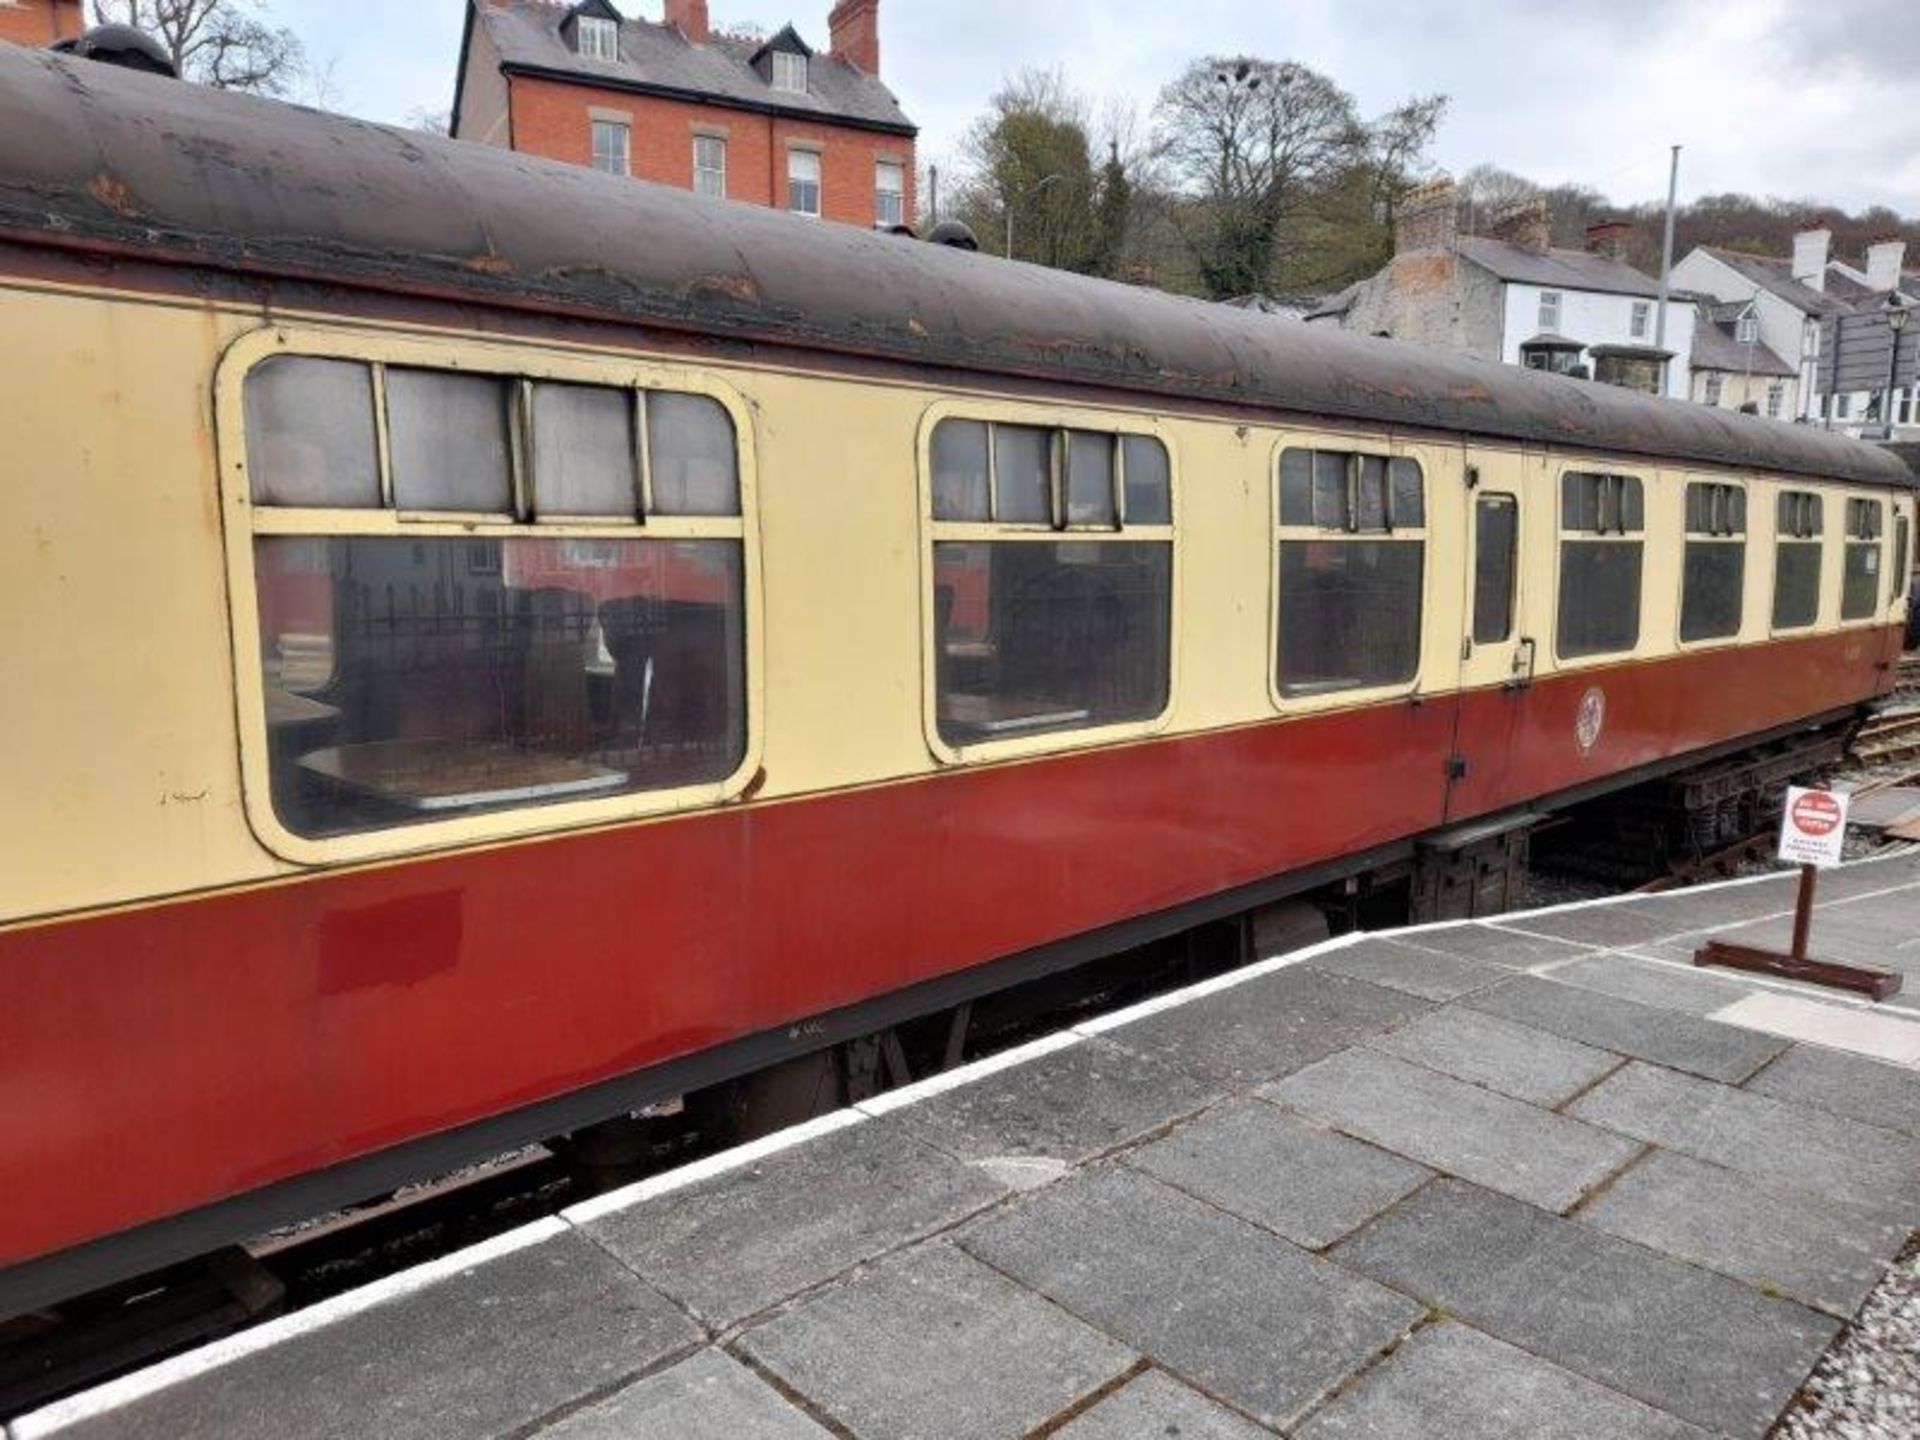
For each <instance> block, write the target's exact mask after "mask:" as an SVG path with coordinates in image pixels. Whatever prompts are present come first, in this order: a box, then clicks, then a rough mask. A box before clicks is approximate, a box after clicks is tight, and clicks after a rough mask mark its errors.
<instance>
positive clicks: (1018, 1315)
mask: <svg viewBox="0 0 1920 1440" xmlns="http://www.w3.org/2000/svg"><path fill="white" fill-rule="evenodd" d="M739 1346H740V1349H741V1350H742V1351H743V1352H744V1353H746V1354H748V1355H750V1356H752V1358H753V1359H754V1360H755V1361H756V1362H757V1363H759V1364H761V1365H764V1366H766V1367H767V1369H769V1370H771V1371H772V1372H774V1373H775V1374H777V1375H778V1376H779V1377H780V1378H781V1379H782V1380H783V1381H784V1382H786V1383H787V1384H788V1385H790V1386H792V1387H793V1388H794V1390H795V1391H797V1392H798V1393H800V1394H801V1395H804V1396H805V1397H806V1398H807V1400H808V1401H809V1402H810V1403H812V1404H813V1405H815V1406H817V1407H819V1409H820V1410H821V1411H822V1412H823V1413H825V1414H827V1415H830V1416H832V1417H833V1418H834V1419H835V1420H836V1421H838V1422H839V1423H840V1424H842V1425H844V1426H846V1427H847V1429H849V1430H850V1431H852V1432H853V1434H854V1435H856V1436H859V1437H862V1440H1005V1437H1008V1436H1018V1435H1024V1434H1026V1433H1027V1432H1028V1431H1029V1430H1031V1429H1033V1428H1034V1427H1035V1426H1037V1425H1041V1424H1044V1423H1045V1422H1046V1421H1048V1420H1050V1419H1052V1418H1053V1417H1055V1416H1057V1415H1059V1414H1060V1413H1061V1412H1063V1411H1065V1410H1068V1409H1070V1408H1072V1407H1073V1406H1074V1405H1075V1404H1077V1403H1079V1402H1080V1401H1081V1400H1083V1399H1084V1398H1086V1397H1087V1396H1089V1395H1091V1394H1093V1393H1094V1392H1095V1391H1097V1390H1099V1389H1100V1388H1101V1387H1103V1386H1105V1385H1108V1384H1110V1383H1111V1382H1113V1381H1114V1380H1116V1379H1118V1378H1119V1377H1120V1376H1121V1375H1124V1374H1125V1373H1126V1372H1127V1371H1128V1370H1129V1369H1130V1368H1132V1366H1133V1365H1134V1364H1135V1363H1136V1357H1135V1355H1134V1354H1133V1352H1132V1351H1131V1350H1129V1349H1127V1347H1126V1346H1124V1345H1121V1344H1119V1343H1117V1342H1116V1341H1114V1340H1112V1339H1110V1338H1109V1337H1108V1336H1106V1335H1102V1334H1101V1333H1100V1332H1099V1331H1097V1330H1095V1329H1093V1328H1092V1327H1091V1326H1088V1325H1086V1324H1083V1323H1082V1322H1081V1321H1079V1320H1076V1319H1075V1318H1074V1317H1073V1316H1071V1315H1069V1314H1067V1313H1066V1312H1065V1311H1063V1310H1061V1309H1060V1308H1059V1307H1058V1306H1056V1305H1051V1304H1049V1303H1048V1302H1047V1301H1045V1300H1043V1299H1041V1298H1040V1297H1039V1296H1038V1295H1035V1294H1034V1293H1032V1292H1031V1291H1029V1290H1026V1289H1023V1288H1022V1287H1020V1286H1019V1285H1016V1284H1014V1283H1013V1282H1012V1281H1011V1280H1008V1279H1007V1278H1006V1277H1004V1276H1002V1275H998V1274H995V1273H994V1272H993V1271H992V1270H991V1269H989V1268H988V1267H987V1266H985V1265H982V1264H981V1263H980V1262H979V1261H978V1260H975V1259H973V1258H972V1257H971V1256H969V1255H966V1254H963V1253H961V1252H960V1251H958V1250H956V1249H955V1248H954V1247H953V1246H951V1245H948V1244H934V1245H926V1246H922V1247H920V1248H918V1249H916V1250H915V1251H913V1252H912V1253H911V1254H907V1255H900V1256H894V1257H892V1258H890V1259H888V1260H884V1261H881V1262H880V1263H878V1264H876V1265H874V1266H873V1267H872V1268H871V1269H868V1270H866V1271H864V1272H862V1273H861V1274H859V1275H858V1276H857V1277H855V1278H854V1279H853V1280H852V1281H850V1282H849V1283H848V1284H846V1285H843V1286H838V1287H835V1288H833V1289H830V1290H826V1291H823V1292H821V1293H820V1294H819V1295H816V1296H812V1297H810V1298H809V1299H808V1300H806V1301H805V1302H804V1303H802V1304H800V1305H798V1306H796V1307H795V1308H794V1309H792V1310H790V1311H788V1312H786V1313H785V1314H783V1315H780V1316H779V1317H777V1318H776V1319H773V1320H771V1321H768V1322H767V1323H765V1324H763V1325H760V1326H757V1327H755V1328H754V1329H751V1330H748V1331H747V1332H746V1333H745V1334H744V1335H743V1336H742V1337H741V1339H740V1341H739Z"/></svg>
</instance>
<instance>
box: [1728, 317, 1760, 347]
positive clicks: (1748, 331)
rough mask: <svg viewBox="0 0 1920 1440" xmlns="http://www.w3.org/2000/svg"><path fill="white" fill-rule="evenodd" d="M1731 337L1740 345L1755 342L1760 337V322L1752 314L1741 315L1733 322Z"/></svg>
mask: <svg viewBox="0 0 1920 1440" xmlns="http://www.w3.org/2000/svg"><path fill="white" fill-rule="evenodd" d="M1733 338H1734V339H1735V340H1737V341H1738V342H1739V343H1740V344H1742V345H1752V344H1756V343H1757V342H1758V341H1759V339H1760V322H1759V320H1758V319H1756V318H1755V317H1754V316H1752V315H1750V314H1748V315H1742V316H1741V317H1740V318H1739V320H1737V321H1736V322H1735V323H1734V327H1733Z"/></svg>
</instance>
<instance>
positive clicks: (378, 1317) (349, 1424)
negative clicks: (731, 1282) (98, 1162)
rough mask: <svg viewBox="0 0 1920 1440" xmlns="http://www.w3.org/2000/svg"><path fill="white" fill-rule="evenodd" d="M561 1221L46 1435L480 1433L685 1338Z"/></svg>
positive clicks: (515, 1424)
mask: <svg viewBox="0 0 1920 1440" xmlns="http://www.w3.org/2000/svg"><path fill="white" fill-rule="evenodd" d="M701 1339H702V1336H701V1334H700V1331H699V1328H698V1327H697V1326H695V1325H694V1323H693V1322H692V1321H691V1320H689V1319H688V1318H687V1317H686V1315H684V1314H683V1313H682V1312H681V1311H680V1310H679V1309H678V1308H677V1307H676V1306H674V1305H673V1304H671V1303H670V1302H669V1301H667V1300H665V1299H663V1298H662V1297H661V1296H660V1295H658V1294H657V1293H655V1292H654V1291H653V1290H652V1289H650V1288H648V1287H647V1286H646V1285H645V1284H643V1283H641V1281H640V1280H638V1279H637V1278H636V1277H635V1276H634V1275H633V1273H632V1272H631V1271H629V1270H627V1269H625V1268H624V1267H622V1266H621V1265H620V1264H619V1262H618V1261H616V1260H615V1259H614V1258H613V1257H612V1256H610V1255H608V1254H607V1253H606V1252H605V1251H604V1250H601V1249H600V1248H599V1247H598V1246H596V1245H593V1244H591V1243H589V1242H588V1241H586V1240H585V1239H583V1238H581V1237H580V1236H579V1235H577V1234H571V1233H569V1234H564V1235H560V1236H558V1237H556V1238H554V1239H551V1240H546V1241H543V1242H541V1243H539V1244H537V1245H533V1246H529V1247H527V1248H525V1249H521V1250H516V1251H514V1252H512V1253H511V1254H508V1255H505V1256H501V1257H498V1258H495V1259H492V1260H489V1261H488V1262H486V1263H485V1264H482V1265H479V1266H477V1267H476V1268H474V1269H472V1270H467V1271H463V1272H461V1273H459V1274H456V1275H454V1276H451V1277H450V1278H448V1279H446V1280H442V1281H440V1282H438V1283H437V1284H433V1285H430V1286H427V1287H426V1288H424V1289H421V1290H418V1291H415V1292H413V1293H412V1294H409V1295H405V1296H401V1297H399V1298H397V1299H395V1300H392V1301H389V1302H387V1303H385V1304H381V1305H376V1306H374V1307H372V1308H371V1309H367V1310H363V1311H360V1312H358V1313H355V1314H353V1315H351V1316H348V1317H346V1318H345V1319H342V1320H340V1321H338V1322H336V1323H334V1324H331V1325H327V1326H324V1327H323V1328H321V1329H318V1330H312V1331H308V1332H307V1333H305V1334H302V1335H299V1336H297V1337H295V1338H293V1339H290V1340H287V1341H284V1342H282V1343H280V1344H277V1345H275V1346H273V1347H272V1348H270V1349H267V1350H262V1351H258V1352H255V1353H254V1354H251V1355H249V1356H247V1357H245V1358H244V1359H243V1360H239V1361H236V1362H234V1363H231V1364H227V1365H222V1366H220V1367H218V1368H217V1369H213V1370H209V1371H206V1372H204V1373H202V1374H200V1375H196V1376H194V1377H193V1378H191V1379H188V1380H185V1381H182V1382H181V1383H179V1384H175V1385H171V1386H169V1387H167V1388H166V1389H164V1390H159V1391H155V1392H153V1393H152V1394H149V1395H146V1396H144V1397H142V1398H140V1399H138V1400H135V1401H134V1402H132V1403H131V1404H129V1405H127V1406H124V1407H122V1408H120V1409H117V1410H112V1411H109V1412H107V1413H106V1414H103V1415H100V1416H98V1417H97V1418H95V1419H92V1420H88V1421H83V1422H81V1423H79V1424H77V1425H74V1426H72V1427H70V1428H68V1429H64V1430H62V1431H60V1432H59V1434H60V1436H61V1437H62V1440H110V1437H111V1440H180V1437H182V1436H204V1435H208V1434H214V1433H217V1434H218V1435H219V1436H220V1437H221V1440H292V1437H298V1440H366V1437H367V1436H371V1435H377V1436H380V1437H381V1440H483V1437H492V1436H506V1435H511V1434H515V1433H517V1432H519V1431H521V1430H522V1429H523V1428H524V1427H526V1426H529V1425H531V1424H533V1423H534V1422H535V1421H537V1420H539V1419H540V1418H541V1417H543V1416H546V1415H550V1414H552V1413H553V1412H554V1411H556V1410H558V1409H560V1408H561V1407H563V1406H565V1405H569V1404H571V1403H573V1402H575V1401H578V1400H582V1399H585V1398H587V1397H589V1396H591V1395H594V1394H595V1393H597V1392H599V1391H601V1390H603V1389H605V1388H607V1387H609V1386H612V1385H616V1384H618V1383H620V1382H621V1381H623V1380H625V1379H627V1378H629V1377H631V1376H635V1375H638V1374H640V1373H641V1372H642V1371H644V1370H646V1369H647V1368H649V1367H650V1366H652V1365H655V1364H657V1363H659V1362H660V1361H662V1360H664V1359H666V1358H668V1357H669V1356H671V1355H673V1354H674V1353H676V1352H678V1351H681V1350H689V1349H691V1348H692V1347H693V1346H695V1345H697V1344H699V1343H700V1341H701Z"/></svg>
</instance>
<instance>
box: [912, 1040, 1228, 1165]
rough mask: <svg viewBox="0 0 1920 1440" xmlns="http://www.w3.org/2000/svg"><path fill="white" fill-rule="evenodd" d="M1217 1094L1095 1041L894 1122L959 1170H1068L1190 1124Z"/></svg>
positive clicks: (931, 1102) (921, 1106)
mask: <svg viewBox="0 0 1920 1440" xmlns="http://www.w3.org/2000/svg"><path fill="white" fill-rule="evenodd" d="M1220 1093H1221V1091H1220V1087H1219V1086H1217V1085H1209V1084H1207V1083H1206V1082H1205V1081H1202V1080H1199V1079H1196V1078H1195V1077H1194V1076H1192V1075H1189V1074H1188V1073H1187V1072H1186V1071H1184V1070H1176V1069H1174V1068H1173V1067H1172V1066H1170V1065H1165V1064H1162V1063H1161V1062H1160V1061H1158V1060H1156V1059H1154V1058H1153V1057H1152V1056H1151V1055H1144V1054H1139V1053H1136V1052H1134V1051H1132V1050H1128V1049H1126V1048H1125V1047H1123V1046H1120V1045H1115V1044H1111V1043H1109V1042H1108V1041H1105V1040H1102V1039H1098V1038H1095V1039H1090V1040H1085V1041H1082V1042H1081V1043H1079V1044H1077V1045H1073V1046H1070V1047H1068V1048H1067V1049H1065V1050H1057V1051H1055V1052H1054V1053H1053V1054H1051V1055H1044V1056H1042V1057H1040V1058H1039V1059H1037V1060H1032V1061H1029V1062H1027V1063H1026V1064H1024V1065H1016V1066H1013V1067H1012V1068H1010V1069H1007V1070H1002V1071H999V1072H998V1073H996V1074H993V1075H989V1076H987V1077H986V1078H984V1079H981V1080H978V1081H975V1082H974V1083H972V1084H970V1085H962V1086H960V1087H958V1088H957V1089H953V1090H948V1091H946V1092H944V1093H943V1094H940V1095H936V1096H933V1097H932V1098H930V1099H927V1100H923V1101H921V1102H920V1103H918V1104H916V1105H909V1106H907V1107H905V1108H904V1109H902V1110H899V1111H897V1112H896V1113H895V1116H894V1118H895V1120H896V1121H897V1123H899V1124H901V1125H903V1126H905V1127H906V1128H907V1129H908V1130H911V1131H912V1132H913V1133H914V1134H915V1135H917V1136H919V1137H920V1138H921V1139H922V1140H925V1141H926V1142H927V1143H928V1144H930V1145H934V1146H937V1147H938V1148H939V1149H941V1150H944V1151H946V1152H947V1153H948V1154H949V1155H953V1156H955V1157H956V1158H958V1159H961V1160H967V1161H973V1162H981V1161H989V1160H996V1159H1001V1158H1004V1157H1009V1156H1019V1157H1046V1158H1051V1159H1057V1160H1061V1161H1065V1162H1067V1163H1069V1164H1078V1163H1080V1162H1082V1161H1085V1160H1089V1159H1092V1158H1093V1157H1094V1156H1096V1155H1100V1154H1104V1153H1105V1152H1107V1151H1109V1150H1111V1149H1113V1148H1114V1147H1115V1146H1117V1145H1122V1144H1125V1143H1126V1142H1127V1141H1129V1140H1133V1139H1135V1138H1137V1137H1138V1136H1141V1135H1144V1134H1146V1133H1147V1132H1149V1131H1151V1130H1155V1129H1158V1128H1160V1127H1161V1126H1164V1125H1166V1124H1168V1123H1169V1122H1171V1121H1173V1120H1175V1119H1178V1118H1179V1117H1181V1116H1184V1115H1190V1114H1192V1113H1193V1112H1194V1111H1196V1110H1198V1109H1200V1108H1201V1107H1203V1106H1205V1105H1206V1104H1207V1103H1208V1102H1209V1101H1212V1100H1215V1099H1217V1098H1218V1097H1219V1095H1220Z"/></svg>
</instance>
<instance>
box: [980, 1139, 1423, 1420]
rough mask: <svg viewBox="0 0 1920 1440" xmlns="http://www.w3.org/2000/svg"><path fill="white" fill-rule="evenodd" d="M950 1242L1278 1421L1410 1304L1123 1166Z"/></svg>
mask: <svg viewBox="0 0 1920 1440" xmlns="http://www.w3.org/2000/svg"><path fill="white" fill-rule="evenodd" d="M960 1243H961V1244H962V1246H964V1247H965V1248H966V1249H967V1250H968V1251H970V1252H972V1253H973V1254H975V1255H978V1256H979V1257H980V1258H981V1259H983V1260H985V1261H986V1262H987V1263H988V1264H990V1265H992V1266H993V1267H994V1268H995V1269H998V1270H1000V1271H1002V1272H1004V1273H1006V1274H1008V1275H1012V1276H1014V1277H1016V1278H1018V1279H1019V1280H1020V1281H1021V1282H1022V1283H1024V1284H1027V1285H1030V1286H1032V1287H1033V1288H1034V1289H1036V1290H1039V1291H1040V1292H1041V1293H1043V1294H1045V1295H1048V1296H1050V1297H1051V1298H1052V1299H1054V1300H1056V1301H1058V1302H1059V1303H1060V1304H1061V1305H1063V1306H1065V1307H1066V1308H1067V1309H1069V1310H1071V1311H1073V1312H1074V1313H1075V1314H1076V1315H1079V1316H1081V1317H1083V1318H1084V1319H1086V1320H1088V1321H1090V1322H1091V1323H1093V1324H1095V1325H1097V1326H1099V1327H1100V1328H1101V1329H1102V1330H1105V1331H1106V1332H1107V1333H1108V1334H1110V1335H1113V1336H1115V1337H1116V1338H1118V1339H1120V1340H1122V1341H1124V1342H1126V1343H1127V1344H1128V1345H1131V1346H1132V1347H1133V1348H1134V1349H1136V1350H1138V1351H1140V1352H1141V1353H1142V1354H1144V1355H1147V1356H1149V1357H1150V1358H1152V1359H1154V1360H1155V1361H1157V1362H1159V1363H1160V1364H1161V1365H1163V1366H1165V1367H1166V1368H1167V1369H1169V1370H1171V1371H1173V1372H1174V1373H1175V1374H1176V1375H1178V1376H1180V1377H1181V1378H1182V1379H1183V1380H1186V1381H1188V1382H1189V1383H1191V1384H1193V1385H1194V1386H1195V1387H1196V1388H1198V1389H1200V1390H1203V1391H1205V1392H1206V1393H1207V1394H1210V1395H1215V1396H1218V1397H1220V1398H1221V1399H1222V1400H1225V1401H1227V1402H1229V1403H1230V1404H1232V1405H1234V1406H1235V1407H1236V1408H1237V1409H1239V1410H1241V1411H1243V1412H1244V1413H1246V1414H1248V1415H1251V1416H1253V1417H1254V1418H1256V1419H1258V1420H1260V1421H1261V1422H1262V1423H1263V1424H1267V1425H1276V1426H1285V1425H1288V1424H1291V1423H1292V1422H1293V1420H1294V1419H1296V1418H1297V1417H1298V1416H1299V1415H1300V1414H1301V1413H1302V1412H1304V1411H1305V1410H1306V1409H1308V1408H1309V1407H1310V1406H1312V1405H1313V1404H1314V1403H1316V1402H1317V1401H1318V1400H1319V1399H1320V1398H1321V1397H1322V1396H1324V1395H1325V1394H1327V1393H1328V1392H1329V1391H1331V1390H1332V1389H1333V1388H1334V1387H1335V1386H1336V1385H1338V1384H1340V1382H1341V1381H1343V1380H1345V1379H1346V1378H1347V1377H1348V1376H1350V1375H1352V1374H1354V1373H1355V1372H1356V1371H1358V1370H1359V1369H1360V1368H1361V1367H1362V1366H1364V1365H1366V1364H1367V1363H1368V1362H1369V1361H1370V1360H1371V1359H1372V1357H1373V1356H1375V1355H1377V1354H1378V1353H1379V1352H1380V1351H1381V1350H1382V1349H1384V1348H1385V1347H1386V1346H1387V1345H1390V1344H1391V1343H1393V1341H1394V1340H1395V1339H1397V1338H1398V1337H1399V1336H1400V1335H1401V1334H1402V1333H1404V1332H1405V1331H1406V1330H1407V1328H1408V1327H1409V1326H1411V1325H1412V1324H1413V1322H1414V1321H1415V1320H1416V1319H1418V1318H1419V1316H1420V1314H1421V1307H1420V1306H1418V1305H1416V1304H1414V1303H1413V1302H1412V1301H1410V1300H1408V1299H1407V1298H1406V1297H1405V1296H1402V1295H1395V1294H1393V1293H1392V1292H1391V1291H1388V1290H1386V1289H1383V1288H1382V1287H1380V1286H1378V1285H1376V1284H1374V1283H1373V1282H1372V1281H1370V1280H1366V1279H1362V1278H1361V1277H1360V1276H1358V1275H1354V1274H1352V1273H1350V1272H1348V1271H1345V1270H1341V1269H1339V1268H1338V1267H1336V1266H1333V1265H1329V1264H1328V1263H1327V1262H1326V1261H1324V1260H1322V1259H1320V1258H1318V1257H1317V1256H1313V1255H1309V1254H1308V1253H1307V1252H1306V1251H1304V1250H1300V1249H1298V1248H1296V1247H1295V1246H1292V1245H1290V1244H1288V1243H1287V1242H1286V1241H1284V1240H1281V1239H1278V1238H1277V1237H1275V1236H1273V1235H1270V1234H1268V1233H1267V1232H1266V1231H1263V1230H1260V1229H1257V1228H1255V1227H1254V1226H1252V1225H1249V1224H1248V1223H1246V1222H1245V1221H1243V1220H1239V1219H1236V1218H1234V1217H1233V1216H1230V1215H1225V1214H1222V1213H1221V1212H1220V1211H1219V1210H1216V1209H1214V1208H1213V1207H1211V1206H1208V1205H1205V1204H1203V1203H1201V1202H1200V1201H1198V1200H1195V1199H1192V1198H1190V1197H1189V1196H1186V1195H1183V1194H1181V1193H1180V1192H1179V1191H1177V1190H1173V1189H1171V1188H1169V1187H1168V1186H1165V1185H1162V1184H1160V1183H1159V1182H1158V1181H1156V1180H1153V1179H1151V1178H1150V1177H1148V1176H1146V1175H1143V1174H1140V1173H1139V1172H1137V1171H1133V1170H1130V1169H1127V1168H1126V1167H1123V1166H1105V1167H1101V1168H1099V1169H1096V1170H1092V1171H1088V1172H1085V1173H1083V1174H1081V1175H1079V1176H1076V1177H1075V1178H1074V1179H1072V1180H1069V1181H1066V1182H1064V1183H1062V1184H1060V1185H1055V1186H1051V1187H1049V1188H1048V1189H1046V1190H1042V1191H1038V1192H1036V1193H1034V1194H1033V1195H1031V1196H1028V1197H1027V1198H1026V1199H1024V1200H1021V1201H1019V1202H1017V1203H1016V1204H1014V1205H1012V1206H1010V1207H1008V1208H1007V1209H1005V1210H1002V1211H1000V1212H998V1213H996V1214H994V1215H991V1216H988V1217H984V1218H983V1219H981V1220H979V1221H976V1222H975V1223H974V1224H973V1225H971V1226H969V1227H968V1228H967V1230H966V1231H965V1232H964V1233H963V1235H962V1238H961V1241H960Z"/></svg>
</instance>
